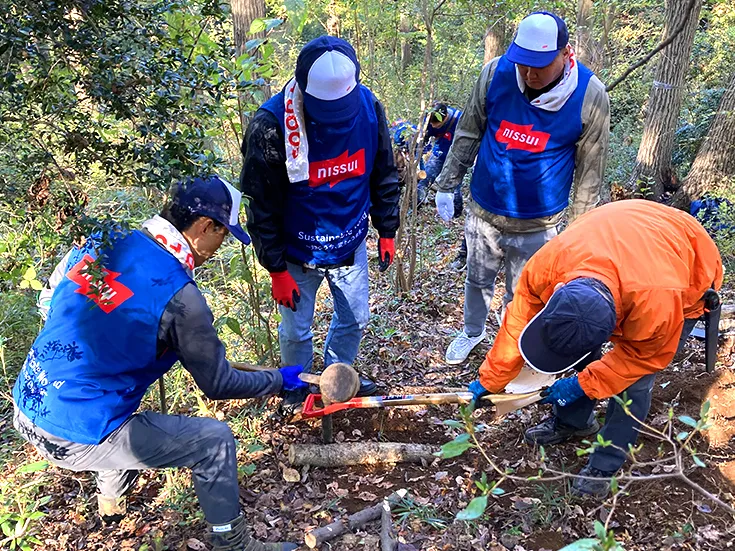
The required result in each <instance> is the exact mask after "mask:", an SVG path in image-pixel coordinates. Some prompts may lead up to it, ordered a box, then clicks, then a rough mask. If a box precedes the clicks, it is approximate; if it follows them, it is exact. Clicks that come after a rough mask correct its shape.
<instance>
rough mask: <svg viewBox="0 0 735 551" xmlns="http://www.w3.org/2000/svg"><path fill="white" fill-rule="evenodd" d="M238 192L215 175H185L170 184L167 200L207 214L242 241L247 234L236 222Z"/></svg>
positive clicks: (204, 214) (245, 238) (238, 203)
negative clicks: (183, 177)
mask: <svg viewBox="0 0 735 551" xmlns="http://www.w3.org/2000/svg"><path fill="white" fill-rule="evenodd" d="M241 199H242V194H241V193H240V191H238V190H237V189H235V188H234V187H233V186H232V185H231V184H228V183H227V182H226V181H225V180H223V179H222V178H220V177H219V176H216V175H212V176H205V177H202V178H188V179H186V180H183V181H181V182H178V183H177V184H175V185H174V187H173V190H172V192H171V200H172V202H173V203H174V204H175V205H178V206H180V207H184V208H187V209H188V210H189V212H191V213H192V214H199V215H201V216H208V217H209V218H211V219H213V220H216V221H217V222H219V223H220V224H223V225H224V226H225V227H226V228H227V229H228V230H230V233H231V234H232V235H233V236H234V237H235V239H237V240H238V241H241V242H242V243H245V244H246V245H247V244H248V243H250V236H249V235H248V234H247V233H245V230H243V229H242V226H241V225H240V222H239V219H238V217H239V214H240V200H241Z"/></svg>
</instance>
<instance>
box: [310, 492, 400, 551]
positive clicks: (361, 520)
mask: <svg viewBox="0 0 735 551" xmlns="http://www.w3.org/2000/svg"><path fill="white" fill-rule="evenodd" d="M406 493H407V492H406V490H398V491H397V492H393V493H392V494H391V495H390V496H388V497H387V498H385V499H384V500H383V501H382V502H380V503H378V504H377V505H373V506H371V507H367V508H366V509H363V510H362V511H358V512H357V513H353V514H351V515H350V516H349V517H347V519H346V522H345V521H344V520H336V521H334V522H333V523H331V524H327V525H326V526H322V527H321V528H317V529H315V530H312V531H311V532H309V533H308V534H306V535H305V536H304V542H305V543H306V545H307V546H308V547H309V549H314V548H315V547H317V546H319V545H321V544H322V543H324V542H325V541H329V540H331V539H334V538H336V537H338V536H341V535H342V534H346V533H348V532H352V531H353V530H355V529H357V528H361V527H362V526H364V525H365V524H367V523H368V522H371V521H373V520H377V519H379V518H380V516H381V514H382V512H383V505H384V504H385V503H386V502H387V503H388V504H389V505H390V506H391V507H392V506H393V505H394V504H395V502H396V501H397V500H398V499H400V498H402V497H403V496H405V495H406Z"/></svg>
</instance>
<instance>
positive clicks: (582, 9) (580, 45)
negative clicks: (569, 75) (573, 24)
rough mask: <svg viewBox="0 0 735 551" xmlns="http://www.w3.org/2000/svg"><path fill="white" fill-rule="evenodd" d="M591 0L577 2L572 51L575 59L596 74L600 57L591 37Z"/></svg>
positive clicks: (599, 64) (578, 0) (597, 46)
mask: <svg viewBox="0 0 735 551" xmlns="http://www.w3.org/2000/svg"><path fill="white" fill-rule="evenodd" d="M592 22H593V20H592V0H577V31H576V33H575V37H576V38H575V43H574V51H575V53H576V54H577V59H579V60H580V61H581V62H582V63H584V64H585V65H586V66H587V67H589V68H590V69H592V70H593V71H595V72H597V71H599V70H600V66H601V63H600V61H601V55H600V50H599V45H598V44H597V41H596V40H595V39H594V38H593V37H592Z"/></svg>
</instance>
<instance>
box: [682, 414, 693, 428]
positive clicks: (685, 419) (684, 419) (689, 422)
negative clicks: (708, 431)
mask: <svg viewBox="0 0 735 551" xmlns="http://www.w3.org/2000/svg"><path fill="white" fill-rule="evenodd" d="M678 419H679V421H681V422H682V423H684V424H685V425H689V426H690V427H692V428H695V429H696V428H697V421H695V420H694V419H692V418H691V417H689V416H688V415H679V417H678Z"/></svg>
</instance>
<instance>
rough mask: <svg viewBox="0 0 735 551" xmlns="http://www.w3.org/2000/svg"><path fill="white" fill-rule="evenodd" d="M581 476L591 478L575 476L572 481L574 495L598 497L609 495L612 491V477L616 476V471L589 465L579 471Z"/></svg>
mask: <svg viewBox="0 0 735 551" xmlns="http://www.w3.org/2000/svg"><path fill="white" fill-rule="evenodd" d="M579 476H587V477H590V478H575V479H574V483H572V495H575V496H577V497H583V496H592V497H596V498H598V499H603V498H606V497H607V494H609V493H610V479H611V478H612V477H613V476H615V473H614V472H609V471H601V470H600V469H595V468H594V467H590V466H589V465H587V466H585V468H584V469H582V470H581V471H579Z"/></svg>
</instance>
